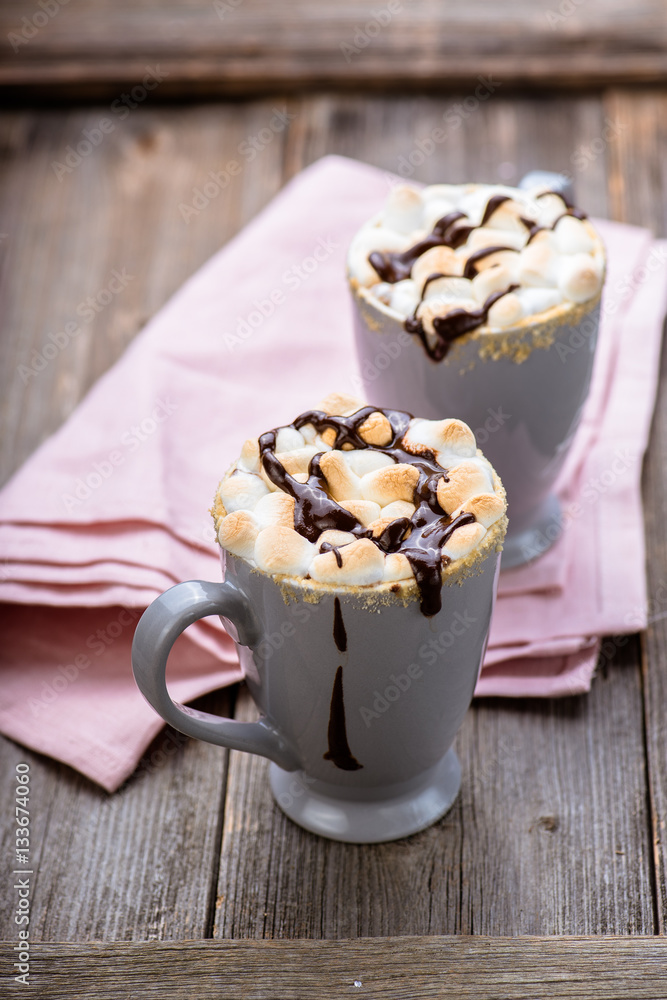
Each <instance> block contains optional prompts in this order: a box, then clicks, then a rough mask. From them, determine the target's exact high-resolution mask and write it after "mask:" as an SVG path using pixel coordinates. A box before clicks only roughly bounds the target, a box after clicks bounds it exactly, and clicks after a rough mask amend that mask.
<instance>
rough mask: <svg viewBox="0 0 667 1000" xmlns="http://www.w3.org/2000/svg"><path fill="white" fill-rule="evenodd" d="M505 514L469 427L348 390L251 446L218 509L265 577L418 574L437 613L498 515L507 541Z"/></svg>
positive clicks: (370, 582) (236, 550) (339, 579)
mask: <svg viewBox="0 0 667 1000" xmlns="http://www.w3.org/2000/svg"><path fill="white" fill-rule="evenodd" d="M304 466H305V467H304ZM251 468H253V469H254V471H249V470H250V469H251ZM504 513H505V499H504V493H503V491H502V486H500V484H499V482H498V480H497V477H495V475H494V473H493V470H492V469H491V466H490V465H489V463H488V462H487V461H486V459H485V458H484V457H483V456H482V455H481V453H480V452H479V451H478V450H477V448H476V444H475V437H474V435H473V433H472V431H471V430H470V428H469V427H468V426H467V424H464V423H462V422H461V421H460V420H415V419H414V418H413V417H411V416H410V414H408V413H403V412H401V411H398V410H381V409H377V408H375V407H371V406H364V405H363V404H361V403H360V401H359V400H355V399H352V398H351V397H349V396H342V395H338V394H337V395H332V396H328V397H327V398H326V399H325V400H323V401H322V402H321V403H320V405H319V407H318V408H317V409H315V410H310V411H308V412H306V413H303V414H301V415H300V416H299V417H297V419H296V420H295V421H294V423H293V424H291V425H289V426H287V427H280V428H276V429H275V430H273V431H269V432H268V433H266V434H263V435H262V436H261V437H260V438H259V441H257V442H248V441H247V442H246V443H245V445H244V446H243V449H242V452H241V456H240V457H239V459H238V461H237V462H236V463H235V464H234V465H233V466H232V467H231V469H230V470H229V471H228V473H227V475H226V476H225V478H224V479H223V480H222V482H221V483H220V486H219V487H218V493H217V497H216V503H215V506H214V509H213V514H214V517H215V521H216V528H217V532H218V540H219V542H220V545H221V546H222V547H223V548H224V549H227V550H228V551H229V552H231V553H233V554H234V555H236V556H240V557H241V558H243V559H245V560H247V562H249V563H250V564H251V565H252V566H254V567H256V568H257V569H259V570H262V571H263V572H265V573H269V574H271V575H274V576H290V577H301V578H304V579H311V580H314V581H316V582H318V583H321V584H328V585H332V586H335V587H370V586H374V585H378V584H382V583H394V582H395V583H399V582H400V581H402V580H414V581H416V583H417V585H418V587H419V589H420V592H421V596H422V610H423V612H424V613H425V614H429V615H430V614H435V613H436V612H437V610H438V609H439V607H440V586H441V574H442V569H443V567H444V566H447V565H448V564H449V563H450V562H451V561H452V560H456V559H463V558H465V557H466V556H468V555H469V554H470V553H472V552H473V550H474V549H476V548H477V547H478V546H479V545H480V543H481V542H482V541H483V540H484V539H485V538H486V536H487V532H488V530H489V529H490V528H491V527H492V526H493V525H494V524H497V523H498V522H501V523H500V524H499V525H498V529H497V531H496V534H497V535H498V540H500V538H501V537H502V533H503V530H504ZM493 537H494V538H495V535H494V536H493Z"/></svg>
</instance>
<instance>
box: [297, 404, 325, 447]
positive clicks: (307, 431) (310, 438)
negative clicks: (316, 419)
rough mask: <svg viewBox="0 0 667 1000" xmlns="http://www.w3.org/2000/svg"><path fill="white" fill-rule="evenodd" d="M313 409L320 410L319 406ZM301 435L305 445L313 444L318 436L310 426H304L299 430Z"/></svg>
mask: <svg viewBox="0 0 667 1000" xmlns="http://www.w3.org/2000/svg"><path fill="white" fill-rule="evenodd" d="M314 409H316V410H321V409H322V407H321V406H315V407H314ZM301 435H302V437H303V440H304V441H305V442H306V444H314V443H315V442H316V441H317V439H318V437H319V435H318V433H317V431H316V430H315V428H314V427H313V425H312V424H304V425H303V427H302V428H301Z"/></svg>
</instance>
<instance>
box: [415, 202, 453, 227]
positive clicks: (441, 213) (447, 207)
mask: <svg viewBox="0 0 667 1000" xmlns="http://www.w3.org/2000/svg"><path fill="white" fill-rule="evenodd" d="M454 210H455V209H454V202H453V201H450V200H449V199H447V198H431V199H430V200H429V201H425V202H424V214H423V224H424V229H426V230H428V232H429V233H431V232H433V229H434V228H435V224H436V222H440V219H444V218H445V216H446V215H450V214H451V213H452V212H453V211H454Z"/></svg>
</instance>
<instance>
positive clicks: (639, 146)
mask: <svg viewBox="0 0 667 1000" xmlns="http://www.w3.org/2000/svg"><path fill="white" fill-rule="evenodd" d="M606 107H607V109H608V114H609V117H612V118H615V119H617V120H619V121H623V122H624V123H625V124H626V128H625V131H624V134H623V141H622V142H619V143H618V144H617V145H615V146H614V147H613V149H612V150H611V151H610V152H611V153H612V156H611V158H610V180H611V184H610V187H611V192H612V198H613V205H614V211H615V213H616V215H617V216H618V217H619V218H621V219H626V220H628V221H632V222H640V223H641V224H642V225H644V226H647V227H648V228H649V229H652V230H653V231H654V232H655V233H656V235H659V236H665V235H667V163H666V162H665V156H664V153H662V154H661V153H660V152H659V151H660V150H664V149H665V142H666V141H667V126H666V120H667V119H666V115H667V95H665V94H656V93H644V94H637V95H632V97H630V95H628V94H625V93H623V92H619V91H616V92H614V93H612V94H610V95H608V97H607V100H606ZM664 266H665V265H664V264H663V267H664ZM666 469H667V354H666V353H665V350H664V346H663V356H662V363H661V369H660V389H659V392H658V401H657V405H656V409H655V413H654V416H653V424H652V431H651V440H650V445H649V449H648V454H647V458H646V462H645V464H644V481H643V489H644V497H645V523H646V541H647V573H648V608H647V612H648V621H649V625H648V629H647V631H646V633H645V634H644V636H643V642H642V652H643V657H642V660H643V683H644V690H643V694H644V714H645V739H646V753H647V769H648V778H649V807H650V819H651V841H652V847H653V852H654V865H655V870H654V875H655V898H656V923H657V927H658V929H659V931H660V933H661V934H665V933H667V739H666V736H665V734H666V732H667V724H666V722H665V720H666V719H667V678H666V677H665V662H666V659H667V531H666V528H665V524H666V523H667V472H666Z"/></svg>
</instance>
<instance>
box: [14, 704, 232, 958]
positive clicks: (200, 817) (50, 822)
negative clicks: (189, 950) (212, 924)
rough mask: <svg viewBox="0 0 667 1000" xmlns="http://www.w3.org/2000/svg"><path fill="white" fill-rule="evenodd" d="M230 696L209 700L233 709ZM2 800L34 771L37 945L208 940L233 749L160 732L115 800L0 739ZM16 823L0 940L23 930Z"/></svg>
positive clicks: (214, 707)
mask: <svg viewBox="0 0 667 1000" xmlns="http://www.w3.org/2000/svg"><path fill="white" fill-rule="evenodd" d="M231 703H232V702H231V699H230V696H229V692H225V693H224V694H218V695H215V696H208V697H207V698H206V699H202V707H204V706H206V708H205V710H206V711H217V712H223V713H225V714H227V713H228V712H229V709H230V705H231ZM0 760H1V762H2V767H1V769H2V773H3V775H4V776H5V779H4V780H3V782H2V787H1V789H0V803H1V804H2V806H3V815H4V816H5V817H7V816H9V815H10V810H11V813H13V806H14V801H13V790H14V788H15V787H16V784H15V781H14V780H13V779H14V772H15V766H16V764H17V763H18V762H23V761H25V762H27V763H28V764H29V766H30V803H29V809H30V816H31V854H30V861H31V864H30V865H29V866H28V870H33V871H34V874H33V875H32V876H31V877H30V887H31V897H30V904H31V905H30V938H31V940H32V941H39V940H56V941H58V940H59V941H88V940H94V939H104V940H108V941H113V940H131V939H133V938H140V939H148V940H151V939H156V938H160V939H165V938H168V939H181V938H201V937H205V936H206V935H207V933H208V926H209V920H210V916H211V913H212V909H213V906H212V893H214V891H215V884H214V875H215V871H216V868H217V859H218V854H219V850H220V824H221V821H222V807H223V797H224V787H225V780H226V770H227V754H226V752H225V751H223V750H221V749H220V748H218V747H213V746H209V745H208V744H204V743H200V742H198V741H197V740H189V739H188V738H187V737H185V736H183V735H182V734H180V733H177V732H175V731H174V730H171V729H165V730H163V731H162V733H160V735H159V736H158V737H157V738H156V739H155V740H154V741H153V743H152V744H151V746H150V747H149V748H148V750H147V751H146V753H145V754H144V756H143V757H142V759H141V762H140V764H139V767H138V768H137V771H136V772H135V774H134V775H133V776H132V778H131V779H130V780H129V781H128V782H126V784H125V785H124V786H123V788H121V789H120V790H119V791H118V792H116V793H115V794H114V795H108V794H107V793H106V792H104V791H103V790H102V789H100V788H98V787H97V786H96V785H93V784H92V782H90V781H88V780H87V779H85V778H83V777H82V776H81V775H79V774H77V773H76V772H75V771H72V770H71V769H70V768H68V767H66V766H65V765H61V764H57V763H56V762H55V761H52V760H49V759H47V758H45V757H41V756H39V755H38V754H33V753H30V752H29V751H27V750H25V749H24V748H23V747H20V746H17V745H16V744H15V743H13V742H11V741H10V740H6V739H0ZM13 834H14V828H13V826H12V827H11V829H10V828H8V824H7V823H4V824H3V829H2V835H1V839H0V849H1V851H2V858H3V871H4V872H5V873H7V874H6V875H5V883H6V885H7V887H8V888H7V891H5V892H3V893H2V897H1V899H0V927H1V928H2V930H1V931H0V933H2V935H3V936H4V937H7V938H9V937H11V936H15V935H16V931H17V927H16V926H15V925H14V911H15V908H16V904H17V898H16V893H15V892H13V891H12V890H11V888H9V887H10V886H11V884H12V883H11V882H10V878H11V876H10V875H9V874H8V871H9V870H10V866H12V860H13V857H14V850H13V848H14V836H13Z"/></svg>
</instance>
